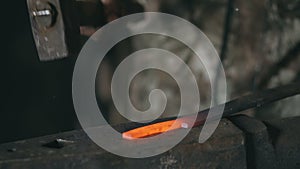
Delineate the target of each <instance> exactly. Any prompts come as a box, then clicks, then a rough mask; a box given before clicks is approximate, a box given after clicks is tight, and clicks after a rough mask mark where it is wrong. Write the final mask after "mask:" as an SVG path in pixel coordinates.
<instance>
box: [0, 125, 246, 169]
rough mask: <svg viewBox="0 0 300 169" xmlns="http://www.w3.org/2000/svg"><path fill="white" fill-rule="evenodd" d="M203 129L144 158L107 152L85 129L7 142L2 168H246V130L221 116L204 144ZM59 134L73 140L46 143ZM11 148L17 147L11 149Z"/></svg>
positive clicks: (1, 149) (3, 147) (0, 162)
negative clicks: (59, 144)
mask: <svg viewBox="0 0 300 169" xmlns="http://www.w3.org/2000/svg"><path fill="white" fill-rule="evenodd" d="M119 129H120V128H119ZM120 130H121V129H120ZM200 130H201V128H199V127H198V128H194V129H192V130H191V132H190V133H189V135H188V136H187V137H186V138H185V139H184V140H183V141H182V142H181V143H180V144H179V145H177V146H176V147H174V148H173V149H171V150H170V151H168V152H166V153H164V154H161V155H158V156H155V157H150V158H145V159H129V158H122V157H119V156H116V155H113V154H111V153H108V152H106V151H104V150H103V149H101V148H99V147H98V146H97V145H95V144H94V143H93V142H92V141H91V140H90V139H89V138H88V137H87V136H86V135H85V133H84V132H83V131H71V132H66V133H60V134H56V135H52V136H45V137H41V138H35V139H30V140H24V141H18V142H14V143H7V144H3V145H0V168H1V169H6V168H37V169H40V168H44V169H47V168H51V169H53V168H59V169H63V168H231V169H232V168H236V169H241V168H246V159H245V149H244V137H243V133H242V132H241V131H240V130H239V129H238V128H237V127H235V126H234V125H233V124H232V123H231V122H230V121H228V120H226V119H224V120H222V121H221V123H220V125H219V127H218V129H217V130H216V132H215V133H214V134H213V136H212V137H211V138H210V139H209V141H207V142H206V143H204V144H199V143H198V137H199V132H200ZM170 134H172V133H171V132H170ZM57 138H60V139H63V140H68V141H72V143H70V144H66V145H65V146H64V147H63V148H60V149H58V148H49V147H45V146H43V145H44V144H45V143H49V142H52V141H54V140H56V139H57ZM162 139H163V138H162ZM116 146H117V145H116ZM12 148H13V149H16V151H15V152H11V151H8V150H9V149H12ZM153 151H155V150H153Z"/></svg>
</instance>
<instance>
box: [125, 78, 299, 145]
mask: <svg viewBox="0 0 300 169" xmlns="http://www.w3.org/2000/svg"><path fill="white" fill-rule="evenodd" d="M297 94H300V82H297V83H293V84H289V85H285V86H280V87H277V88H273V89H267V90H264V91H260V92H255V93H253V94H249V95H246V96H242V97H240V98H237V99H234V100H232V101H229V102H227V103H225V108H224V112H223V117H228V116H231V115H234V114H236V113H239V112H241V111H244V110H247V109H250V108H258V107H261V106H263V105H265V104H268V103H272V102H275V101H278V100H281V99H284V98H287V97H291V96H294V95H297ZM221 106H222V105H218V106H215V107H213V108H211V109H216V110H217V109H219V107H221ZM223 106H224V105H223ZM209 110H210V109H206V110H203V111H200V112H199V113H198V114H197V118H196V121H195V122H192V121H193V120H192V118H194V115H189V116H183V117H179V118H177V121H175V119H176V117H174V118H167V119H161V120H160V122H157V123H155V122H154V123H152V124H148V125H145V126H143V127H138V128H135V129H132V130H129V131H126V132H124V133H123V134H122V137H123V138H124V139H128V140H134V139H138V138H145V137H151V136H153V135H157V134H160V133H163V132H168V131H171V130H176V129H180V128H187V127H196V126H199V125H202V124H204V122H205V121H206V120H208V121H214V120H215V118H214V117H212V118H210V119H206V117H207V115H208V112H209Z"/></svg>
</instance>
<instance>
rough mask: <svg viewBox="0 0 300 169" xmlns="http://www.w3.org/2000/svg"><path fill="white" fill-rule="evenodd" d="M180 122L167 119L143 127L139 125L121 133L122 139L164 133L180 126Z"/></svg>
mask: <svg viewBox="0 0 300 169" xmlns="http://www.w3.org/2000/svg"><path fill="white" fill-rule="evenodd" d="M182 124H183V123H182V122H181V121H180V120H178V119H177V121H176V120H168V121H164V122H160V123H155V124H151V125H147V126H144V127H139V128H136V129H133V130H129V131H127V132H124V133H123V134H122V137H123V138H124V139H128V140H134V139H138V138H145V137H150V136H154V135H157V134H160V133H164V132H167V131H171V130H176V129H179V128H182Z"/></svg>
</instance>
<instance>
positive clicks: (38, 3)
mask: <svg viewBox="0 0 300 169" xmlns="http://www.w3.org/2000/svg"><path fill="white" fill-rule="evenodd" d="M27 5H28V11H29V17H30V22H31V27H32V33H33V37H34V41H35V45H36V48H37V52H38V56H39V58H40V60H41V61H49V60H54V59H60V58H65V57H67V56H70V55H72V53H76V52H77V51H78V49H79V47H78V46H79V40H78V39H79V34H80V33H79V26H78V25H79V24H78V23H77V22H76V20H74V15H72V14H74V12H73V4H72V1H68V0H27Z"/></svg>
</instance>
